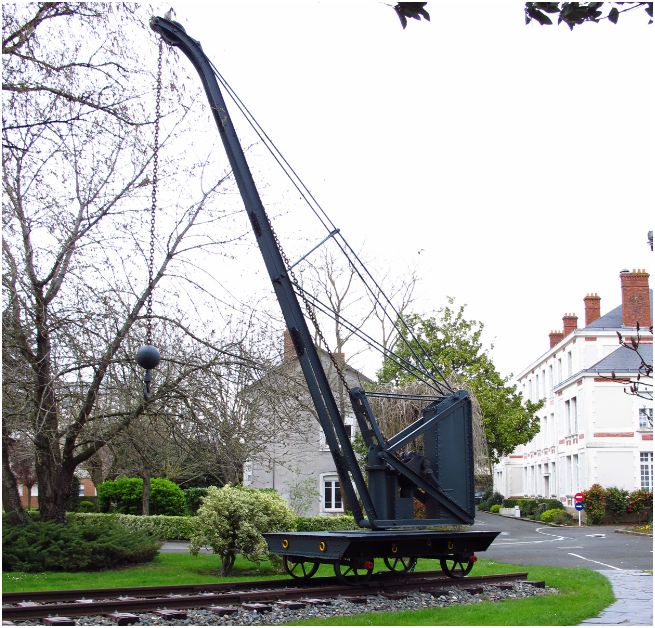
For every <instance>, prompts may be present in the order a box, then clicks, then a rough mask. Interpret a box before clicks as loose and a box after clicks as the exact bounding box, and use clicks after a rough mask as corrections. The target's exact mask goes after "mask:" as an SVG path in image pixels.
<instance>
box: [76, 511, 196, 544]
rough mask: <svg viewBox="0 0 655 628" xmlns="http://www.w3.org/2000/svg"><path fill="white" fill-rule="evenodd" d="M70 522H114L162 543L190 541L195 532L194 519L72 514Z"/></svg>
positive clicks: (158, 516)
mask: <svg viewBox="0 0 655 628" xmlns="http://www.w3.org/2000/svg"><path fill="white" fill-rule="evenodd" d="M67 517H68V521H72V522H88V523H99V522H102V521H108V520H109V521H113V522H114V523H117V524H119V525H121V526H122V527H124V528H127V529H128V530H131V531H133V532H143V533H146V534H150V535H152V536H154V537H155V538H157V539H160V540H162V541H167V540H175V541H177V540H179V541H190V540H191V534H192V532H193V531H194V529H195V528H194V525H195V519H194V518H193V517H173V516H168V515H148V516H144V515H122V514H119V513H110V514H106V513H100V512H98V513H95V512H89V513H86V512H84V513H83V512H71V513H68V515H67Z"/></svg>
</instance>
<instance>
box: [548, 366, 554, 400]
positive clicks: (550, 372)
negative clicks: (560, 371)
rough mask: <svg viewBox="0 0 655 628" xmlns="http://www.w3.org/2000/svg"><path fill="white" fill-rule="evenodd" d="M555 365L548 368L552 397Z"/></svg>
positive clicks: (549, 392)
mask: <svg viewBox="0 0 655 628" xmlns="http://www.w3.org/2000/svg"><path fill="white" fill-rule="evenodd" d="M553 384H554V382H553V365H552V364H550V365H549V366H548V394H549V395H552V393H553Z"/></svg>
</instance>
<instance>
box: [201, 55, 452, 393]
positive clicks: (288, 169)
mask: <svg viewBox="0 0 655 628" xmlns="http://www.w3.org/2000/svg"><path fill="white" fill-rule="evenodd" d="M210 64H211V67H212V69H213V70H214V74H215V76H216V78H217V80H218V81H219V82H220V83H221V85H223V87H224V88H225V90H226V91H227V92H228V94H229V95H230V97H231V98H232V100H233V102H234V103H235V104H236V106H237V108H238V109H239V110H240V111H241V113H242V114H243V116H244V117H245V118H246V120H247V121H248V123H249V124H250V126H251V127H252V128H253V130H254V131H255V133H256V134H257V136H258V137H259V139H260V140H262V142H263V143H264V145H265V146H266V148H267V149H268V151H269V152H270V153H271V156H272V157H273V159H275V161H276V162H277V163H278V165H279V166H280V167H281V168H282V170H283V172H284V173H285V174H286V175H287V177H288V178H289V180H290V181H291V183H292V184H293V186H294V187H295V188H296V190H297V191H298V193H299V194H300V195H301V197H302V198H303V199H304V201H305V202H306V203H307V205H308V207H309V208H310V209H311V210H312V212H313V213H314V215H315V216H316V217H317V218H318V220H319V222H321V224H322V225H323V227H325V229H326V230H327V231H328V232H329V233H331V235H335V236H336V237H335V243H336V244H337V246H338V247H339V249H340V250H341V252H342V253H343V255H344V257H345V258H346V259H347V260H348V262H349V264H350V265H351V267H352V268H353V270H354V271H355V272H356V273H357V276H358V277H359V278H360V280H361V282H362V283H363V284H364V286H365V287H366V289H367V290H368V292H369V293H370V294H371V296H372V297H373V299H374V301H375V303H376V304H377V305H380V306H381V307H382V311H383V313H384V315H385V316H386V317H387V318H388V319H389V321H390V322H391V324H392V325H393V327H394V329H395V330H396V332H397V333H398V336H399V338H400V339H402V341H403V342H404V343H405V346H406V347H407V348H408V349H409V351H410V352H411V353H412V355H413V356H414V357H415V358H416V359H417V360H418V362H419V363H420V364H421V366H422V368H423V369H424V371H423V372H424V373H425V375H426V376H428V377H430V378H431V379H432V380H433V381H434V383H435V384H437V385H438V386H440V384H439V382H438V380H436V379H435V378H434V377H432V376H431V375H430V373H429V371H428V369H427V368H426V366H425V364H424V363H423V360H422V359H421V357H420V356H419V355H417V353H416V351H414V348H413V347H412V346H411V344H410V343H409V342H408V341H407V339H406V338H405V335H404V334H403V332H402V330H401V329H400V327H399V326H398V324H397V323H396V320H398V319H400V320H401V321H402V323H403V324H404V326H405V328H406V329H407V331H408V332H409V335H410V336H411V338H412V339H413V340H414V341H415V342H416V343H417V345H418V346H419V347H420V349H421V351H422V352H423V355H424V356H425V358H427V360H428V361H429V362H430V364H431V365H432V367H433V368H434V370H435V371H436V372H437V373H438V374H439V375H440V376H441V378H442V380H443V383H444V386H445V387H446V388H447V389H448V390H450V391H451V392H453V390H454V389H453V388H452V387H451V386H450V384H449V383H448V380H447V378H446V376H445V375H444V374H443V372H442V371H441V369H440V368H439V367H438V366H437V365H436V364H435V363H434V361H433V360H432V357H431V356H430V354H429V353H428V351H427V350H426V349H425V347H424V346H423V344H422V343H421V341H420V339H419V338H418V337H417V336H416V335H415V334H414V332H413V331H412V329H411V328H410V327H409V326H408V325H407V324H406V323H405V321H404V320H403V318H402V315H401V314H400V312H398V310H397V309H396V308H395V306H394V305H393V303H392V302H391V300H390V299H389V297H387V295H386V293H385V292H384V290H382V288H381V287H380V285H379V284H378V283H377V281H376V280H375V278H374V277H373V275H372V274H371V273H370V271H369V270H368V268H367V267H366V265H365V264H364V263H363V262H362V260H361V259H360V258H359V256H358V255H357V253H356V252H355V251H354V249H353V248H352V247H351V246H350V244H349V243H348V241H347V240H346V239H345V238H344V237H343V235H341V234H340V233H339V230H338V229H336V225H335V224H334V223H333V222H332V220H331V219H330V217H329V216H328V215H327V213H326V212H325V210H324V209H323V208H322V207H321V205H320V203H319V202H318V201H317V200H316V198H315V197H314V195H313V194H312V193H311V191H310V190H309V189H308V188H307V186H306V185H305V184H304V182H303V181H302V179H301V178H300V176H299V175H298V174H297V173H296V171H295V170H294V169H293V167H292V166H291V164H289V162H288V161H287V160H286V158H285V157H284V155H282V153H281V152H280V150H279V149H278V148H277V146H276V145H275V143H274V142H273V140H271V138H270V137H269V136H268V134H267V133H266V131H264V129H263V128H262V127H261V125H260V124H259V123H258V122H257V119H256V118H255V117H254V116H253V115H252V113H251V112H250V110H249V109H248V108H247V107H246V105H245V104H244V103H243V101H241V99H240V98H239V96H238V95H237V94H236V92H235V91H234V90H233V89H232V87H231V86H230V84H229V83H228V82H227V81H226V80H225V78H224V77H223V76H222V75H221V74H220V72H219V71H218V69H217V68H216V66H214V65H213V64H212V63H211V62H210ZM292 175H293V177H295V179H297V181H298V183H299V184H300V185H301V186H302V188H303V189H304V190H305V192H306V194H307V195H306V194H305V192H303V190H301V189H300V187H299V185H298V183H297V182H296V180H294V178H293V177H292ZM307 196H309V198H311V200H312V202H313V203H314V205H315V207H314V206H312V203H311V202H310V201H309V199H308V198H307ZM318 211H320V213H321V214H323V216H324V217H325V220H327V222H328V224H326V222H325V221H324V220H323V219H322V218H321V216H320V215H319V214H318V213H317V212H318ZM330 227H331V228H330ZM337 237H339V238H340V239H341V240H343V243H344V245H345V246H346V248H347V249H348V250H349V251H350V252H351V253H352V255H353V256H354V257H355V259H356V260H357V262H358V263H359V264H360V265H361V267H362V269H363V270H364V271H365V272H366V274H367V275H368V276H369V278H370V279H371V281H372V282H373V284H374V285H375V287H376V288H377V290H378V293H379V294H382V295H383V296H384V298H385V300H386V302H387V304H388V305H389V306H390V307H391V309H392V310H393V312H394V314H395V315H396V319H395V320H394V319H393V318H391V316H390V315H389V314H387V312H386V310H385V308H384V306H383V304H382V303H381V302H380V300H379V298H378V297H377V295H376V293H375V292H374V291H373V290H372V289H371V287H370V286H369V284H368V283H367V281H366V279H365V278H364V277H363V276H362V274H361V272H360V271H359V269H358V268H357V267H356V265H355V264H353V261H352V259H351V258H350V256H349V254H348V253H347V252H346V251H345V250H344V248H343V246H341V244H339V242H338V240H337Z"/></svg>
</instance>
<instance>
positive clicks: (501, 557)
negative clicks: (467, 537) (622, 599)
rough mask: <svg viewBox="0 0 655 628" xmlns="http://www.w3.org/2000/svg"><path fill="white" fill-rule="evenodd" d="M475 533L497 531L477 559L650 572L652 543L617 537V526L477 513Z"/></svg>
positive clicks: (625, 536) (648, 540) (628, 537)
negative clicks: (557, 524) (560, 524)
mask: <svg viewBox="0 0 655 628" xmlns="http://www.w3.org/2000/svg"><path fill="white" fill-rule="evenodd" d="M473 529H474V530H500V531H501V533H500V535H499V536H498V537H497V538H496V540H495V541H494V542H493V543H492V544H491V546H490V547H489V549H488V550H487V551H485V552H480V553H479V557H480V558H487V559H495V560H498V561H499V562H506V563H523V564H528V565H547V566H552V567H586V568H588V569H595V570H599V571H600V570H606V569H614V570H624V569H640V570H643V569H653V539H652V538H651V537H649V536H635V535H631V534H619V533H617V532H616V531H615V530H617V526H592V527H584V526H583V527H580V528H579V527H577V526H576V527H568V526H567V527H556V528H555V527H551V526H545V525H543V524H540V523H538V522H536V521H523V520H521V519H512V518H510V517H501V516H499V515H491V514H488V513H479V514H478V517H476V520H475V526H474V527H473Z"/></svg>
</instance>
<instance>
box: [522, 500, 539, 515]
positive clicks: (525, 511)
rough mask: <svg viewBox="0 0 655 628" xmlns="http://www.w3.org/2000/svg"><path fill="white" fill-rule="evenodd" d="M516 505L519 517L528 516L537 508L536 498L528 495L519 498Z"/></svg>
mask: <svg viewBox="0 0 655 628" xmlns="http://www.w3.org/2000/svg"><path fill="white" fill-rule="evenodd" d="M517 505H518V507H519V509H520V511H521V517H526V518H529V517H530V516H532V515H534V514H535V512H536V510H537V500H536V499H531V498H529V497H526V498H523V499H519V500H518V503H517Z"/></svg>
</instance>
